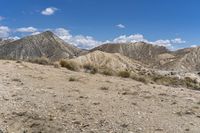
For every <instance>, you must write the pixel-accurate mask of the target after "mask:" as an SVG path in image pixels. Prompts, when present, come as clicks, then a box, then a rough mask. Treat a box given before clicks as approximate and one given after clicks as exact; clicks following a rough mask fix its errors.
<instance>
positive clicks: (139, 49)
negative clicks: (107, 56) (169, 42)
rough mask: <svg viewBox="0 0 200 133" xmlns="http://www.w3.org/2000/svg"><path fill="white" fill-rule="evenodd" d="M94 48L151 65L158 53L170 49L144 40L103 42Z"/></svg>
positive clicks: (166, 51)
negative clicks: (114, 42)
mask: <svg viewBox="0 0 200 133" xmlns="http://www.w3.org/2000/svg"><path fill="white" fill-rule="evenodd" d="M96 50H100V51H104V52H108V53H120V54H122V55H124V56H127V57H130V58H132V59H135V60H138V61H141V62H143V63H145V64H148V65H150V66H153V65H155V64H156V63H157V62H158V56H159V55H160V54H163V53H170V51H169V50H168V49H167V48H165V47H163V46H156V45H152V44H148V43H145V42H136V43H127V44H123V43H118V44H104V45H101V46H98V47H96V48H94V49H92V50H91V51H96Z"/></svg>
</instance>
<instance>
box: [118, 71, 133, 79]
mask: <svg viewBox="0 0 200 133" xmlns="http://www.w3.org/2000/svg"><path fill="white" fill-rule="evenodd" d="M130 75H131V74H130V72H128V71H120V72H118V76H120V77H122V78H129V77H130Z"/></svg>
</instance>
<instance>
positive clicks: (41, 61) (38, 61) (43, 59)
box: [28, 57, 52, 65]
mask: <svg viewBox="0 0 200 133" xmlns="http://www.w3.org/2000/svg"><path fill="white" fill-rule="evenodd" d="M28 61H29V62H31V63H36V64H40V65H51V64H52V63H51V61H50V60H49V59H48V58H47V57H40V58H34V59H29V60H28Z"/></svg>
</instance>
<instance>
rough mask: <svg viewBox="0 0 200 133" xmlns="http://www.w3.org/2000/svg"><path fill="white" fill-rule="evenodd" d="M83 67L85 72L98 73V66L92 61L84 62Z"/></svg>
mask: <svg viewBox="0 0 200 133" xmlns="http://www.w3.org/2000/svg"><path fill="white" fill-rule="evenodd" d="M83 68H84V69H85V72H89V73H91V74H96V73H97V72H98V68H97V67H96V66H94V65H92V64H90V63H87V64H84V65H83Z"/></svg>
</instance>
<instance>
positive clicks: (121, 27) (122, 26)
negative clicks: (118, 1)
mask: <svg viewBox="0 0 200 133" xmlns="http://www.w3.org/2000/svg"><path fill="white" fill-rule="evenodd" d="M116 27H118V28H120V29H124V28H126V26H125V25H123V24H118V25H116Z"/></svg>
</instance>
